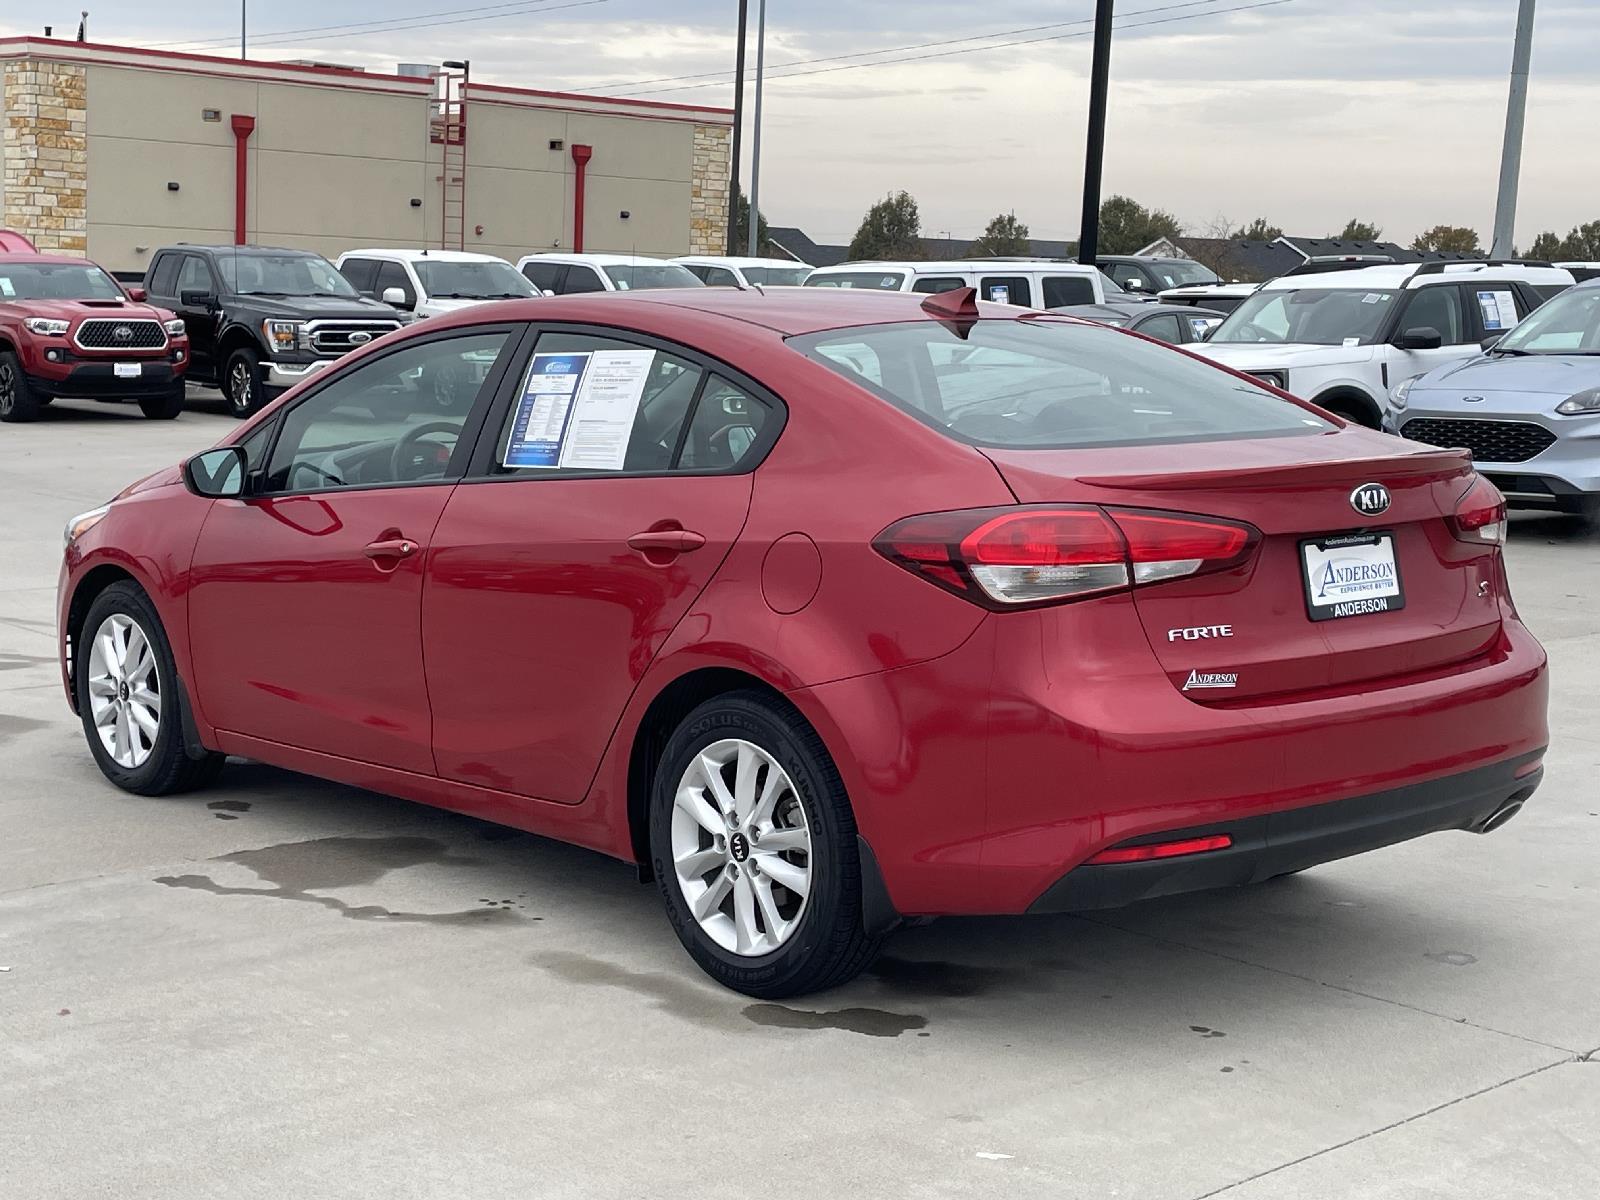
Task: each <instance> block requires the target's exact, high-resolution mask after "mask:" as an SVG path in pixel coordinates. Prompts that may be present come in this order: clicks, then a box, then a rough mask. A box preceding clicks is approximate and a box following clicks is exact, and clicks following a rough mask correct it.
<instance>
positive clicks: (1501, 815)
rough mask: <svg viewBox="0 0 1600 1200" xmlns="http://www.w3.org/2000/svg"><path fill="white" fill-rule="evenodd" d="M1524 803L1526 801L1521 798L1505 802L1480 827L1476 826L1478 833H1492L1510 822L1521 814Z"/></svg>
mask: <svg viewBox="0 0 1600 1200" xmlns="http://www.w3.org/2000/svg"><path fill="white" fill-rule="evenodd" d="M1524 803H1526V801H1525V800H1523V799H1521V798H1517V799H1512V800H1507V801H1506V802H1505V803H1504V804H1502V805H1501V806H1500V807H1499V808H1497V809H1495V810H1494V812H1493V813H1491V814H1490V815H1489V817H1488V819H1487V820H1485V821H1484V823H1483V824H1482V825H1479V826H1478V832H1479V833H1493V832H1494V831H1495V830H1496V829H1499V828H1500V826H1502V825H1504V824H1505V823H1506V822H1507V821H1509V820H1511V818H1512V817H1514V816H1516V815H1517V814H1518V813H1519V812H1521V811H1522V806H1523V804H1524Z"/></svg>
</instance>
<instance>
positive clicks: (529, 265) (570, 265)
mask: <svg viewBox="0 0 1600 1200" xmlns="http://www.w3.org/2000/svg"><path fill="white" fill-rule="evenodd" d="M517 270H519V271H521V272H522V273H523V275H525V276H526V277H527V278H528V280H529V281H530V282H531V283H532V284H533V286H534V287H536V288H538V289H539V290H540V291H541V292H545V293H548V294H549V295H552V296H569V295H572V294H573V293H576V292H640V291H644V290H645V289H647V288H676V287H704V286H705V285H704V284H703V283H701V282H700V279H699V277H698V276H696V275H692V274H690V272H689V268H688V267H685V266H683V265H682V264H681V263H675V262H672V261H671V260H669V259H665V258H649V257H647V256H646V255H643V254H582V253H572V254H530V255H528V256H526V257H525V258H520V259H518V260H517Z"/></svg>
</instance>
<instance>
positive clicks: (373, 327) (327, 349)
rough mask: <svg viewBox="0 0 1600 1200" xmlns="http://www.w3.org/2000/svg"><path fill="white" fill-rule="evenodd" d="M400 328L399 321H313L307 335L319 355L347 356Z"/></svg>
mask: <svg viewBox="0 0 1600 1200" xmlns="http://www.w3.org/2000/svg"><path fill="white" fill-rule="evenodd" d="M399 328H400V322H399V321H312V322H310V323H309V324H308V325H307V326H306V335H307V336H308V337H310V339H311V348H312V349H313V350H315V351H316V352H317V353H318V354H347V353H349V352H350V351H351V350H358V349H360V348H361V347H362V346H365V345H366V344H367V343H368V342H375V341H377V340H378V339H379V338H381V337H382V336H383V335H384V334H386V333H393V332H394V331H395V330H396V329H399Z"/></svg>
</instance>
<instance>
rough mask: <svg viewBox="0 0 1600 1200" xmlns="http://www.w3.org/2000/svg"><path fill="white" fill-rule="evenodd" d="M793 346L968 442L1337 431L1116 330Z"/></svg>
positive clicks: (1037, 326) (832, 336) (844, 339)
mask: <svg viewBox="0 0 1600 1200" xmlns="http://www.w3.org/2000/svg"><path fill="white" fill-rule="evenodd" d="M789 344H790V345H791V346H793V347H794V348H795V349H796V350H799V351H800V352H801V353H802V354H805V355H807V356H808V357H810V358H813V359H815V360H816V361H817V362H820V363H823V364H825V365H826V366H828V367H831V368H832V369H833V370H835V371H837V372H838V373H839V374H841V375H843V376H844V377H845V378H847V379H849V380H850V381H851V382H853V383H857V384H860V385H861V386H862V387H864V388H866V389H867V390H868V391H870V392H872V393H873V394H875V395H877V396H880V397H882V398H883V399H885V400H887V401H889V402H890V403H891V404H894V405H895V406H896V407H898V408H901V409H904V410H905V411H906V412H908V413H910V414H911V415H912V416H914V417H916V418H917V419H918V420H920V421H923V422H925V423H927V424H929V425H931V426H933V427H934V428H935V429H938V430H941V431H943V432H945V433H947V434H949V435H950V436H952V437H954V438H956V439H957V440H959V441H964V442H970V443H972V444H974V445H979V446H996V447H1034V448H1038V449H1046V448H1053V449H1062V448H1070V447H1078V446H1128V445H1151V444H1156V443H1166V442H1202V441H1221V440H1227V439H1232V438H1260V437H1292V436H1296V435H1299V434H1314V433H1326V432H1328V431H1330V430H1332V429H1333V428H1334V426H1333V425H1331V424H1330V423H1329V422H1327V421H1324V420H1322V419H1321V418H1320V417H1317V416H1315V415H1314V414H1312V413H1311V412H1309V411H1307V410H1306V409H1303V408H1301V407H1299V406H1298V405H1295V404H1291V403H1289V402H1288V401H1287V400H1284V399H1282V398H1281V397H1279V396H1276V395H1274V394H1272V393H1271V392H1268V391H1266V390H1265V389H1263V388H1260V387H1257V386H1256V385H1255V384H1253V383H1250V382H1249V381H1247V380H1244V379H1240V378H1238V377H1236V376H1234V375H1230V374H1229V373H1227V372H1226V371H1223V370H1221V369H1219V368H1217V367H1214V366H1211V365H1210V364H1207V363H1204V362H1200V361H1198V360H1196V359H1193V358H1190V357H1189V356H1188V355H1186V354H1183V353H1181V352H1179V351H1176V350H1172V349H1169V348H1167V347H1165V346H1159V345H1153V344H1151V343H1150V342H1146V341H1143V340H1141V339H1139V338H1133V337H1129V336H1128V335H1126V334H1123V333H1118V332H1117V331H1115V330H1112V329H1104V328H1099V327H1096V326H1093V325H1080V324H1076V323H1074V324H1067V323H1065V322H1062V323H1055V322H1049V321H1038V320H1020V321H998V320H982V321H978V322H976V323H975V324H973V325H972V326H971V327H970V329H969V331H968V333H967V335H966V336H965V337H963V336H961V334H960V333H958V332H957V330H956V329H955V328H952V327H951V326H950V325H947V324H945V323H943V322H940V321H914V322H908V323H905V324H896V325H868V326H862V327H860V328H854V329H833V330H829V331H827V332H826V333H818V334H809V335H807V336H804V337H796V338H791V339H790V340H789Z"/></svg>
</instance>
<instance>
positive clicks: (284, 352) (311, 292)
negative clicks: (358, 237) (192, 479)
mask: <svg viewBox="0 0 1600 1200" xmlns="http://www.w3.org/2000/svg"><path fill="white" fill-rule="evenodd" d="M145 289H146V291H147V292H148V293H149V296H150V303H152V304H157V305H160V306H161V307H162V308H170V309H172V310H173V311H174V312H176V313H177V314H178V315H179V316H181V317H182V318H183V321H184V325H185V326H186V327H187V329H188V332H189V353H190V359H191V361H190V363H189V379H190V380H192V381H193V382H195V383H204V384H210V385H211V386H213V387H218V388H221V389H222V391H223V393H224V394H225V395H226V396H227V398H228V404H229V406H230V407H231V408H232V409H233V411H234V413H235V415H237V416H241V417H246V416H249V415H250V414H251V413H253V412H255V411H256V409H258V408H260V407H261V406H262V405H263V404H265V403H266V402H267V401H268V400H271V399H272V398H273V397H275V396H277V395H278V394H280V393H281V392H283V391H285V390H286V389H288V388H291V387H293V386H294V385H295V384H297V383H299V382H300V381H301V380H302V379H304V378H305V377H306V376H307V375H309V374H311V373H312V372H313V371H316V370H319V369H320V368H322V367H325V366H327V365H328V364H329V363H331V362H332V361H333V360H334V359H336V358H338V357H339V356H340V355H341V354H345V353H348V352H349V351H351V350H355V349H357V348H358V347H361V346H364V345H366V344H367V343H368V342H371V341H374V340H375V339H377V338H380V337H382V336H383V335H384V334H386V333H392V332H394V331H395V330H396V329H399V328H400V326H401V324H402V320H401V318H399V317H398V316H396V315H395V310H394V309H392V308H390V307H389V306H388V305H387V304H380V303H379V302H378V301H376V300H367V299H364V298H363V297H362V296H361V295H359V294H358V293H357V292H356V290H355V288H353V287H351V286H350V284H349V283H348V282H347V281H346V279H345V277H344V276H343V275H341V274H339V272H338V271H337V270H336V269H335V268H334V265H333V264H332V263H330V262H329V261H328V260H327V259H325V258H323V257H322V256H321V255H320V254H312V253H310V252H309V251H306V250H279V249H274V248H271V247H266V246H189V245H181V244H180V245H177V246H165V247H163V248H162V249H160V250H157V251H156V252H155V255H154V257H152V258H151V260H150V270H149V272H148V273H147V274H146V276H145Z"/></svg>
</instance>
